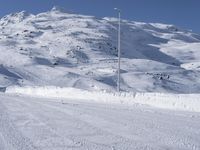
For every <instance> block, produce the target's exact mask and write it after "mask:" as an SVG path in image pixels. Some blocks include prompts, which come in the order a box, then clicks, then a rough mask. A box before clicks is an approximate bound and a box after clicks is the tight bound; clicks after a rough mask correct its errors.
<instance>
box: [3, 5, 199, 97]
mask: <svg viewBox="0 0 200 150" xmlns="http://www.w3.org/2000/svg"><path fill="white" fill-rule="evenodd" d="M117 25H118V24H117V18H108V17H105V18H101V19H100V18H96V17H94V16H86V15H80V14H78V15H77V14H74V13H68V12H66V11H64V10H61V9H60V8H57V7H54V8H52V10H50V11H48V12H43V13H39V14H36V15H33V14H29V13H27V12H24V11H22V12H19V13H15V14H11V15H7V16H6V17H3V18H1V20H0V29H1V30H0V53H1V55H0V64H1V67H0V87H8V86H12V85H19V86H25V85H33V86H34V85H36V86H43V85H52V86H61V87H62V86H64V87H76V88H83V89H87V90H108V91H114V90H116V84H117V83H116V78H117ZM121 34H122V68H121V69H122V70H121V73H122V78H121V82H122V90H123V91H137V92H172V93H198V92H199V89H200V80H199V79H198V78H199V69H198V68H200V59H199V56H200V53H199V52H198V48H199V46H200V36H199V35H198V34H195V33H193V32H190V31H189V30H185V29H181V28H180V27H176V26H174V25H167V24H160V23H144V22H134V21H128V20H122V32H121ZM8 72H10V73H8ZM11 74H12V76H11ZM188 85H189V86H190V88H188Z"/></svg>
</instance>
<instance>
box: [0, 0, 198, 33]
mask: <svg viewBox="0 0 200 150" xmlns="http://www.w3.org/2000/svg"><path fill="white" fill-rule="evenodd" d="M54 5H56V6H61V7H63V8H65V9H66V10H70V11H74V12H77V13H81V14H86V15H93V16H96V17H104V16H112V17H113V16H116V13H115V12H114V10H113V8H114V7H119V8H121V9H122V12H123V14H122V16H123V17H124V18H125V19H130V20H134V21H143V22H161V23H169V24H175V25H177V26H180V27H183V28H186V29H191V30H193V31H194V32H197V33H200V0H0V17H2V16H4V15H6V14H9V13H11V12H16V11H21V10H26V11H28V12H31V13H34V14H36V13H39V12H44V11H47V10H49V9H51V8H52V7H53V6H54Z"/></svg>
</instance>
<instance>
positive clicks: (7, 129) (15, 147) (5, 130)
mask: <svg viewBox="0 0 200 150" xmlns="http://www.w3.org/2000/svg"><path fill="white" fill-rule="evenodd" d="M0 133H1V135H2V138H3V140H4V142H3V144H4V145H7V146H6V148H5V147H3V149H1V150H8V148H7V147H9V149H10V150H37V148H36V147H34V146H33V144H32V143H31V141H30V139H28V138H26V137H24V136H23V135H22V134H21V132H20V131H19V130H18V129H17V127H16V126H15V125H14V123H13V122H12V120H10V118H9V115H8V114H7V111H6V107H5V106H4V105H3V104H2V102H1V101H0ZM5 142H6V143H5ZM0 148H1V147H0Z"/></svg>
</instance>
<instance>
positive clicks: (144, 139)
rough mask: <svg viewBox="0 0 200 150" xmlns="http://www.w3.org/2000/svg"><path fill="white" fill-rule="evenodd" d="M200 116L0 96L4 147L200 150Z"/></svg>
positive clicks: (10, 149) (1, 144) (141, 107)
mask: <svg viewBox="0 0 200 150" xmlns="http://www.w3.org/2000/svg"><path fill="white" fill-rule="evenodd" d="M199 122H200V114H199V113H195V112H185V111H172V110H164V109H157V108H153V107H148V106H144V105H137V104H135V105H132V106H131V107H130V106H125V105H118V104H102V103H97V102H90V101H88V102H86V101H85V100H73V99H71V100H70V99H60V100H58V99H45V98H31V97H25V96H16V95H13V96H12V95H5V94H0V149H1V150H76V149H77V150H199V149H200V136H199V135H200V123H199Z"/></svg>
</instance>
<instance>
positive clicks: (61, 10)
mask: <svg viewBox="0 0 200 150" xmlns="http://www.w3.org/2000/svg"><path fill="white" fill-rule="evenodd" d="M51 11H52V12H65V9H64V8H62V7H60V6H53V8H52V9H51Z"/></svg>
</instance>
